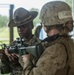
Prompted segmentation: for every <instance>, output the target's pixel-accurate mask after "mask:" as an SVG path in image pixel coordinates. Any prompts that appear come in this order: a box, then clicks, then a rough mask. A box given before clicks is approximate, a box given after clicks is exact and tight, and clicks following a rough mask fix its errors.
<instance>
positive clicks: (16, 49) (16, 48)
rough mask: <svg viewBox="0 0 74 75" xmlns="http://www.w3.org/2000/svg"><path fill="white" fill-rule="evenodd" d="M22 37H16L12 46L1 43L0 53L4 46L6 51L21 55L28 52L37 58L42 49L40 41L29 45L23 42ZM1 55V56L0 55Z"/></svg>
mask: <svg viewBox="0 0 74 75" xmlns="http://www.w3.org/2000/svg"><path fill="white" fill-rule="evenodd" d="M24 42H25V41H24V39H21V38H17V39H16V44H15V45H12V46H6V45H5V44H2V45H1V46H2V49H1V50H0V55H2V52H3V50H4V49H5V48H7V49H8V52H9V53H10V54H11V53H16V54H19V55H20V56H21V55H24V54H28V53H30V54H31V55H33V56H34V57H36V58H39V57H40V56H41V54H42V53H43V51H44V49H43V46H42V45H41V43H37V44H36V45H33V46H30V45H27V44H24ZM0 57H1V56H0Z"/></svg>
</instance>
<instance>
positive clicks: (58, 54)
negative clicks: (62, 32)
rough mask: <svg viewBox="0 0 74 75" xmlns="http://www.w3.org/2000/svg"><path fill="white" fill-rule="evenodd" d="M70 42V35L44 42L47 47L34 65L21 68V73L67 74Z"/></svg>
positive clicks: (34, 74)
mask: <svg viewBox="0 0 74 75" xmlns="http://www.w3.org/2000/svg"><path fill="white" fill-rule="evenodd" d="M72 43H73V42H72V40H71V39H70V37H66V38H64V37H59V38H58V39H56V40H55V41H52V42H49V43H45V44H44V46H46V47H47V48H46V49H45V51H44V52H43V54H42V55H41V57H40V58H39V59H38V61H37V63H36V67H33V68H31V67H30V66H31V65H29V66H28V67H27V68H26V69H24V70H23V75H67V73H68V70H69V66H68V50H69V49H70V47H71V44H72ZM67 49H68V50H67ZM70 75H72V74H70Z"/></svg>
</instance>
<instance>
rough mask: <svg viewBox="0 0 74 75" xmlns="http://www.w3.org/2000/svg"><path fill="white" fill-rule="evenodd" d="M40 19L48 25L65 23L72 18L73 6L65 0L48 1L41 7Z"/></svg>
mask: <svg viewBox="0 0 74 75" xmlns="http://www.w3.org/2000/svg"><path fill="white" fill-rule="evenodd" d="M40 19H41V21H42V23H43V24H44V25H46V26H51V25H59V24H64V23H66V22H67V21H69V20H72V12H71V8H70V7H69V5H68V4H67V3H65V2H63V1H52V2H48V3H46V4H45V5H44V6H43V7H42V9H41V12H40Z"/></svg>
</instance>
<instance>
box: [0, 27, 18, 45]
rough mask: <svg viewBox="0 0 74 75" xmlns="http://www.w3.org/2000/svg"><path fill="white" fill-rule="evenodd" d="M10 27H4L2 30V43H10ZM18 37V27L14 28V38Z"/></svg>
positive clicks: (0, 33)
mask: <svg viewBox="0 0 74 75" xmlns="http://www.w3.org/2000/svg"><path fill="white" fill-rule="evenodd" d="M9 37H10V36H9V28H8V27H7V28H5V29H3V31H1V32H0V44H1V43H6V44H8V43H9ZM16 37H18V33H17V29H16V28H14V38H16Z"/></svg>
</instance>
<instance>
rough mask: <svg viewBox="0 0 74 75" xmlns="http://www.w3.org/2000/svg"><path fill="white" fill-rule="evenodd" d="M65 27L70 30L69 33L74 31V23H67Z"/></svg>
mask: <svg viewBox="0 0 74 75" xmlns="http://www.w3.org/2000/svg"><path fill="white" fill-rule="evenodd" d="M65 26H66V27H67V28H68V30H69V31H72V30H73V21H68V22H66V23H65Z"/></svg>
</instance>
